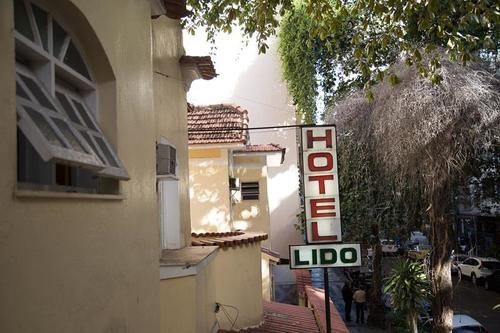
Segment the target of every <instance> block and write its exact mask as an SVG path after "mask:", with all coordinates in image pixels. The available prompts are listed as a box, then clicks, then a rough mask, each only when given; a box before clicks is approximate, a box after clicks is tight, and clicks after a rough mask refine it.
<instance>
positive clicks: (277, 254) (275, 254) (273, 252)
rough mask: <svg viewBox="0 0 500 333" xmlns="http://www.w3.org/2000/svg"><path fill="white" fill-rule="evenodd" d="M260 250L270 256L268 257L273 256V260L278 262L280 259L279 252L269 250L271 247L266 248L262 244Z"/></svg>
mask: <svg viewBox="0 0 500 333" xmlns="http://www.w3.org/2000/svg"><path fill="white" fill-rule="evenodd" d="M260 251H261V252H262V253H265V254H267V255H268V256H270V257H273V258H274V259H275V261H277V262H278V261H280V254H279V253H278V252H276V251H273V250H271V249H268V248H267V247H264V246H262V247H261V248H260Z"/></svg>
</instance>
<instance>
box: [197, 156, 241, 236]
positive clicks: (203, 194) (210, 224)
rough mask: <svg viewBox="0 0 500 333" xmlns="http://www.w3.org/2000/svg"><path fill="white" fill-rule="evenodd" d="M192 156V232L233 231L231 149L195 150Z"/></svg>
mask: <svg viewBox="0 0 500 333" xmlns="http://www.w3.org/2000/svg"><path fill="white" fill-rule="evenodd" d="M214 150H215V151H218V154H215V155H214ZM190 155H191V156H192V157H191V158H190V159H189V182H190V198H191V203H190V205H191V229H192V231H193V232H227V231H231V206H230V197H229V160H228V151H227V149H207V150H206V151H205V150H204V149H191V150H190ZM205 156H206V157H205ZM217 156H219V157H217Z"/></svg>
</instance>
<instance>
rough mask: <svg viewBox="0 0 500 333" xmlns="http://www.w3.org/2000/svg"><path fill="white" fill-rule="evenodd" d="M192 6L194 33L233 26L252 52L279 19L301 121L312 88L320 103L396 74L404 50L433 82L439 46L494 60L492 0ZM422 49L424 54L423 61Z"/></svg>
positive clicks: (211, 34)
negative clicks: (390, 68)
mask: <svg viewBox="0 0 500 333" xmlns="http://www.w3.org/2000/svg"><path fill="white" fill-rule="evenodd" d="M188 4H189V6H190V10H191V11H192V12H193V14H192V15H191V16H189V17H187V18H186V19H185V20H184V21H183V23H184V25H185V27H186V29H187V30H188V31H190V32H191V33H194V31H195V29H196V28H198V27H204V28H205V30H206V31H207V36H208V39H209V40H210V41H212V42H214V40H215V37H216V34H217V33H218V32H225V33H229V32H231V31H232V30H233V29H235V28H237V29H240V30H241V32H242V34H243V35H244V36H246V37H248V38H256V40H257V42H258V45H259V52H261V53H263V52H266V49H267V48H268V46H267V44H266V41H267V39H268V38H269V37H271V36H273V35H275V34H276V33H277V29H278V26H279V21H280V17H283V26H282V29H281V33H280V37H281V39H282V42H281V44H282V46H281V50H282V51H281V58H282V60H283V67H284V73H285V78H286V80H287V82H288V85H289V87H290V92H291V95H292V96H293V98H294V100H295V102H296V104H297V108H298V110H299V112H300V113H302V114H303V115H304V116H305V118H306V122H311V121H313V120H314V119H315V112H316V106H315V103H316V98H317V97H318V92H319V88H321V91H322V94H324V96H325V97H324V98H325V101H326V103H327V104H328V103H330V102H331V101H333V100H336V99H337V98H338V96H341V95H344V94H345V93H346V92H349V91H351V89H352V87H353V86H354V87H359V86H363V87H364V88H365V90H366V97H367V98H368V99H370V100H371V99H373V92H372V91H371V87H372V86H373V84H374V83H376V82H380V81H382V80H383V79H384V77H389V80H390V82H391V83H392V84H396V83H397V82H398V78H397V76H395V75H394V73H391V72H388V69H387V68H388V65H389V64H391V63H393V62H394V61H395V60H396V58H398V57H403V58H404V59H405V62H406V64H407V65H411V66H416V68H417V70H418V72H419V73H420V74H421V75H422V76H425V77H427V78H428V79H429V80H431V81H432V82H434V83H439V82H441V80H442V77H441V75H440V74H439V73H438V69H439V68H440V66H441V62H440V60H439V59H438V58H432V57H433V56H432V52H433V51H434V50H435V49H436V48H444V49H445V50H446V52H447V53H448V54H449V56H450V58H451V59H452V60H455V61H458V62H460V63H463V64H466V63H468V62H470V61H471V60H473V59H474V58H476V57H477V56H481V57H485V58H488V59H490V60H492V64H493V65H494V66H498V63H500V61H499V59H498V57H499V55H498V50H499V49H500V39H499V31H500V29H499V28H500V5H499V3H498V1H494V0H411V1H408V0H355V1H343V0H295V1H294V0H249V1H246V0H188ZM426 54H427V56H428V57H431V58H432V59H431V61H428V62H424V61H423V59H424V58H425V55H426Z"/></svg>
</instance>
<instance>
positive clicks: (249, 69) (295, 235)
mask: <svg viewBox="0 0 500 333" xmlns="http://www.w3.org/2000/svg"><path fill="white" fill-rule="evenodd" d="M205 37H206V36H205V34H204V32H203V31H201V29H200V31H197V32H196V35H195V36H191V35H186V38H185V43H184V45H185V47H186V50H187V51H188V53H190V54H192V55H203V54H205V53H207V52H208V51H209V50H210V45H209V44H208V43H206V42H205ZM243 43H244V42H243V38H242V37H241V36H240V33H239V31H238V30H237V29H235V32H234V33H232V34H229V35H227V34H221V35H219V36H217V41H216V45H217V50H218V51H216V52H215V55H214V56H213V57H212V58H213V59H214V61H215V63H216V64H217V73H218V74H219V76H218V77H217V78H215V79H213V80H210V81H208V82H203V81H197V82H194V83H193V85H192V86H191V89H190V91H189V93H188V101H189V102H190V103H194V104H199V105H206V104H214V103H234V104H237V105H240V106H241V107H242V108H244V109H246V110H248V117H249V127H260V126H274V125H276V126H280V125H295V124H297V122H298V120H297V118H296V116H295V107H294V105H293V102H292V99H291V97H290V96H289V94H288V92H287V88H286V83H285V82H284V81H283V77H282V73H281V66H280V62H279V57H278V54H277V44H278V41H277V40H276V39H273V38H271V39H270V40H269V49H268V50H267V52H266V53H265V54H258V48H257V45H256V42H255V41H253V40H250V42H249V43H248V45H246V44H245V47H244V48H242V47H241V46H242V45H243ZM295 137H296V134H295V129H294V128H282V129H278V130H264V131H250V141H251V143H252V144H260V143H263V144H267V143H278V144H280V145H281V146H283V147H285V148H286V149H287V150H286V155H285V161H284V163H283V164H282V165H281V166H279V167H276V168H269V170H268V192H269V213H270V218H271V233H272V234H273V235H279V237H271V240H270V242H271V249H272V250H274V251H277V252H279V253H280V255H281V257H282V258H288V256H289V254H288V245H289V244H301V243H303V241H304V240H303V236H302V235H301V234H300V233H299V232H297V230H296V229H295V228H294V223H295V222H296V221H297V218H296V214H297V213H298V212H299V210H300V200H299V192H298V186H299V178H298V168H297V143H296V139H295Z"/></svg>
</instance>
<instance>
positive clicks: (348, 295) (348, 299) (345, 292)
mask: <svg viewBox="0 0 500 333" xmlns="http://www.w3.org/2000/svg"><path fill="white" fill-rule="evenodd" d="M342 298H343V299H344V304H345V321H346V322H350V321H351V307H352V288H351V284H350V283H349V282H347V281H346V282H345V283H344V286H343V287H342Z"/></svg>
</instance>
